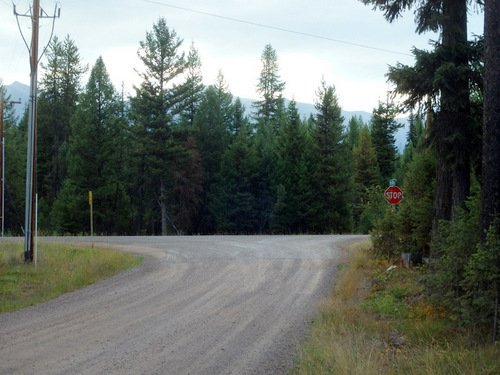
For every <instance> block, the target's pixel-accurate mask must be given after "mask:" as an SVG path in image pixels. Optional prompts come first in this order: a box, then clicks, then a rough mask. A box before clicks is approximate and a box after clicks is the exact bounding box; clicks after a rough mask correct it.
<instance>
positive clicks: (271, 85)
mask: <svg viewBox="0 0 500 375" xmlns="http://www.w3.org/2000/svg"><path fill="white" fill-rule="evenodd" d="M261 61H262V70H261V72H260V77H259V82H258V83H257V93H258V94H259V96H260V97H261V100H259V101H257V102H254V103H253V105H254V108H255V118H256V120H257V122H258V124H259V126H264V127H271V128H272V129H273V131H274V132H275V133H276V132H277V118H279V115H280V114H281V113H283V112H284V100H283V97H282V92H283V90H284V89H285V82H283V81H281V77H280V75H279V64H278V54H277V53H276V51H275V50H274V49H273V47H272V46H271V45H270V44H267V45H266V46H265V47H264V51H263V52H262V56H261Z"/></svg>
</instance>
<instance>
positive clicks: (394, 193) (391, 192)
mask: <svg viewBox="0 0 500 375" xmlns="http://www.w3.org/2000/svg"><path fill="white" fill-rule="evenodd" d="M384 194H385V199H386V200H387V202H389V203H390V204H398V203H399V202H401V200H402V199H403V190H401V188H399V187H398V186H389V187H388V188H387V189H386V191H385V193H384Z"/></svg>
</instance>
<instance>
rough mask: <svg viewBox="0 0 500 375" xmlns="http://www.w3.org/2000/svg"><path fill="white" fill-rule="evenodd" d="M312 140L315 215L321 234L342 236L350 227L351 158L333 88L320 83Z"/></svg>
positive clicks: (342, 119)
mask: <svg viewBox="0 0 500 375" xmlns="http://www.w3.org/2000/svg"><path fill="white" fill-rule="evenodd" d="M315 108H316V110H317V111H318V113H317V114H316V116H315V118H314V128H313V138H314V141H315V147H316V155H317V158H318V161H317V165H318V168H317V170H316V172H315V173H316V180H317V183H318V184H319V200H320V202H321V204H322V205H323V206H322V210H321V211H320V213H319V214H318V215H317V219H318V224H317V226H318V228H321V231H323V232H335V233H343V232H347V231H349V230H350V229H351V227H352V213H351V210H350V208H349V202H350V201H351V197H350V193H351V178H352V176H351V174H352V167H351V157H350V150H349V147H348V145H347V144H346V142H345V136H344V126H343V122H344V118H343V117H342V114H341V113H342V112H341V108H340V105H339V103H338V98H337V95H336V92H335V87H334V86H327V85H326V82H324V81H323V82H322V83H321V86H320V87H319V89H318V91H317V100H316V103H315Z"/></svg>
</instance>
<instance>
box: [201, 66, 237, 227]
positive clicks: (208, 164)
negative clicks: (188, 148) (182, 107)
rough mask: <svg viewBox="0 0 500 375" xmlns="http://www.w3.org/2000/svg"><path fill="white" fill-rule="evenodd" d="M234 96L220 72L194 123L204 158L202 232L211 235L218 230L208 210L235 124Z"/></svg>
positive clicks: (206, 94)
mask: <svg viewBox="0 0 500 375" xmlns="http://www.w3.org/2000/svg"><path fill="white" fill-rule="evenodd" d="M231 102H232V94H231V93H230V92H229V90H228V88H227V85H226V83H225V81H224V77H223V75H222V73H221V72H219V76H218V78H217V82H216V84H215V85H210V86H208V88H207V90H206V91H205V94H204V96H203V98H202V101H201V103H200V107H199V108H198V112H197V113H196V116H195V120H194V129H193V132H194V139H195V140H196V149H197V150H198V151H199V153H200V154H201V160H202V167H203V171H204V178H203V192H204V196H203V200H202V201H203V203H202V208H201V211H200V213H201V215H202V220H201V222H200V224H199V225H200V228H199V230H200V231H202V232H204V233H205V232H211V231H213V230H215V228H214V220H213V218H212V217H211V216H210V211H209V210H208V207H209V205H210V200H211V199H212V195H211V194H210V186H211V185H212V184H213V183H214V182H215V177H216V175H217V174H218V173H219V170H220V167H221V161H222V156H223V155H224V152H225V151H226V149H227V147H228V146H229V144H230V140H231V135H230V130H229V129H230V128H231V125H230V124H231V121H232V105H231Z"/></svg>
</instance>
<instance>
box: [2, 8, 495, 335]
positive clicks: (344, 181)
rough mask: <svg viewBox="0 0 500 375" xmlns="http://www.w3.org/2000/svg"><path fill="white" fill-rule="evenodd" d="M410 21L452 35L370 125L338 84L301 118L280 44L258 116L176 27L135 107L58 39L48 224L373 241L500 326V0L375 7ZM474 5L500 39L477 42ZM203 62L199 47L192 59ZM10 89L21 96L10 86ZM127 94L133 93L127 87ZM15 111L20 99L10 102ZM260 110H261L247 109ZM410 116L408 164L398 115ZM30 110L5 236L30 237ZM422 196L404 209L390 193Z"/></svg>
mask: <svg viewBox="0 0 500 375" xmlns="http://www.w3.org/2000/svg"><path fill="white" fill-rule="evenodd" d="M361 1H362V2H363V3H365V4H367V5H371V6H373V7H374V10H380V11H382V12H383V14H384V17H385V18H386V19H387V20H388V21H389V22H393V21H394V20H396V19H397V18H398V17H401V16H402V14H403V13H405V12H406V11H407V10H410V9H412V8H414V13H413V14H414V17H415V25H416V32H417V33H423V32H426V31H429V30H430V31H437V32H439V33H440V38H439V41H434V42H431V43H430V44H429V46H430V47H429V50H420V49H416V48H414V49H413V51H412V53H413V55H414V59H415V65H414V66H407V65H402V64H397V65H396V66H391V67H389V71H388V73H387V78H388V81H389V82H390V83H392V84H393V86H394V87H395V90H394V94H397V95H399V96H400V97H401V96H402V97H403V98H404V100H403V102H402V103H399V104H398V105H395V104H393V103H391V102H390V100H387V101H386V102H381V103H379V105H378V107H377V108H375V109H374V110H373V116H372V119H371V121H370V122H369V123H363V121H362V120H361V118H357V117H354V118H351V119H350V120H349V121H346V120H345V119H344V118H343V117H342V115H341V108H340V106H339V101H338V97H337V94H336V91H335V86H334V84H333V83H327V82H318V89H317V97H316V101H315V108H316V113H315V114H314V115H311V116H310V117H309V118H301V117H300V115H299V113H298V110H297V106H296V103H295V102H294V101H293V100H292V101H291V102H289V104H285V103H286V101H285V99H284V98H283V96H282V93H283V91H284V88H285V85H286V82H284V81H282V80H281V78H280V75H279V59H278V54H277V52H276V51H275V50H274V49H273V48H272V46H271V45H266V46H265V47H264V50H263V52H262V55H261V61H262V69H261V73H260V76H259V77H256V96H257V97H258V98H259V99H258V100H257V101H255V102H254V103H253V105H252V108H251V109H250V111H248V110H246V109H245V108H244V107H243V105H242V103H241V101H240V100H239V99H238V98H234V97H233V95H232V94H231V92H230V91H229V89H228V87H229V86H228V83H227V82H226V81H225V79H224V75H223V73H222V72H220V73H219V75H218V78H217V80H216V82H214V83H213V84H212V85H209V86H204V85H203V84H202V82H203V79H202V75H201V64H202V62H201V61H200V58H199V55H198V53H197V50H196V47H195V45H194V44H193V45H191V46H190V47H189V48H185V47H184V46H183V45H182V43H183V41H182V39H181V38H180V37H179V36H177V34H176V33H175V31H174V30H172V29H171V28H169V27H168V25H167V23H166V21H165V19H163V18H160V19H159V20H158V21H157V22H156V23H155V24H153V28H152V31H149V32H147V33H146V37H145V39H144V40H143V41H141V42H140V43H139V47H138V55H139V57H140V59H141V60H142V62H143V69H142V70H140V71H138V74H139V75H140V78H141V84H140V85H139V86H138V87H135V88H134V91H135V92H134V93H133V95H131V96H130V97H125V96H124V94H123V92H121V93H120V90H119V89H117V88H116V87H113V84H112V83H111V81H110V78H109V75H108V73H107V71H106V66H105V64H104V62H103V60H102V59H101V58H99V59H98V60H97V61H96V62H95V63H94V65H93V66H92V67H91V69H90V75H89V78H88V81H87V82H86V83H85V84H84V83H83V82H82V77H83V76H84V75H85V74H86V73H87V71H88V67H87V66H86V65H84V64H83V63H82V61H81V58H80V55H79V51H78V48H77V46H76V45H75V43H74V42H73V41H72V40H71V39H70V37H69V36H67V37H66V38H65V39H64V40H59V39H57V38H55V39H54V40H53V41H52V43H51V45H50V47H49V49H48V50H47V53H46V57H45V61H44V62H43V63H42V68H43V69H42V76H41V82H40V93H39V107H38V159H37V171H38V180H37V186H38V189H37V190H38V194H39V216H38V219H39V220H38V222H39V229H40V231H41V232H42V233H43V234H88V233H89V231H90V221H89V196H88V192H89V191H92V193H93V208H94V220H95V222H94V231H95V233H96V234H107V235H113V234H123V235H167V234H213V233H227V234H260V233H275V234H292V233H318V234H319V233H348V232H349V233H353V232H354V233H369V232H370V233H371V234H372V240H373V245H374V251H375V252H376V255H378V256H379V257H384V258H389V259H391V258H392V259H394V258H397V257H399V256H400V254H401V253H415V254H418V255H421V256H423V257H424V258H429V259H430V265H431V266H430V267H429V271H430V272H429V278H428V279H427V280H426V293H427V294H428V295H429V296H433V297H435V298H436V299H437V300H439V301H440V304H441V305H444V306H446V307H447V308H448V309H449V311H451V312H453V313H454V314H456V316H457V317H459V318H460V321H461V323H462V324H464V325H468V326H472V327H479V328H481V329H484V327H486V326H488V325H489V324H490V323H491V321H493V337H494V339H496V334H497V332H498V327H499V326H498V323H499V322H500V319H499V317H500V314H499V312H500V303H499V301H500V298H499V297H500V236H499V234H498V233H499V231H500V221H499V220H498V213H499V212H500V168H499V165H500V89H499V87H500V70H499V68H498V67H499V66H500V32H499V30H500V27H499V24H500V2H499V1H498V0H486V1H485V2H482V1H466V0H459V1H457V0H440V1H436V0H419V1H416V0H409V1H393V0H361ZM471 7H476V9H484V11H485V35H484V36H477V37H474V38H473V40H469V39H468V34H467V14H468V12H469V11H470V10H471ZM183 51H187V52H183ZM0 90H2V92H5V88H4V87H3V86H1V85H0ZM122 91H123V90H122ZM7 99H8V98H7ZM248 112H251V115H250V116H247V115H246V113H248ZM400 112H407V113H411V115H410V117H409V131H408V134H407V142H406V146H405V149H404V151H403V152H402V153H398V151H397V149H396V147H395V144H394V143H395V142H394V134H395V132H396V130H397V129H398V127H399V126H400V125H398V123H397V122H396V121H395V116H396V114H397V113H400ZM26 121H27V120H26V116H24V118H22V119H17V118H15V116H14V113H13V110H12V105H9V104H7V105H6V110H5V126H6V128H5V140H6V152H5V154H6V162H5V165H6V186H7V189H6V196H5V202H6V214H5V219H6V220H5V228H6V232H7V233H9V234H12V235H18V234H21V233H22V222H23V218H24V215H23V213H24V187H25V180H24V179H25V164H26V163H25V161H26V155H25V154H26V128H27V125H26ZM390 179H396V180H397V181H398V185H399V186H402V187H403V188H404V191H405V197H404V199H403V201H402V202H401V203H400V204H399V205H398V206H397V207H391V206H390V205H389V204H387V203H386V202H385V199H384V194H383V192H384V189H385V188H386V187H387V185H388V182H389V180H390Z"/></svg>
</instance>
